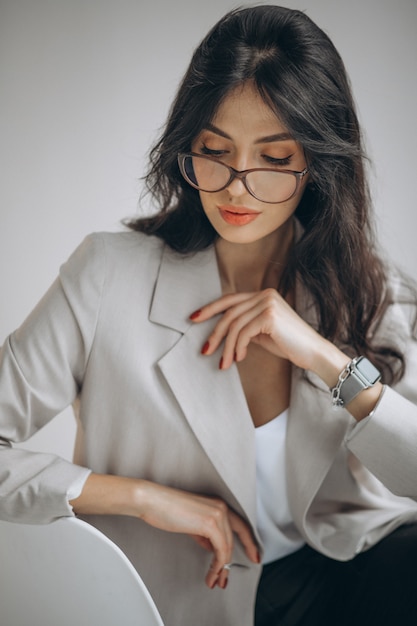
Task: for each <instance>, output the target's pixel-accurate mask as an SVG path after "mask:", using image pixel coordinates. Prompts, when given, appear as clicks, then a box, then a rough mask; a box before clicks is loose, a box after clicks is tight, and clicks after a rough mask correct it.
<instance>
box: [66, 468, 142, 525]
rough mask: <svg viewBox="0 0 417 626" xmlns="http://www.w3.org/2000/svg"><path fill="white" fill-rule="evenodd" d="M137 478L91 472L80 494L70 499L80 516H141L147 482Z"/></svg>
mask: <svg viewBox="0 0 417 626" xmlns="http://www.w3.org/2000/svg"><path fill="white" fill-rule="evenodd" d="M145 482H146V481H142V480H140V479H136V478H128V477H124V476H113V475H106V474H94V473H93V474H90V476H89V477H88V478H87V480H86V482H85V484H84V488H83V490H82V492H81V494H80V495H79V496H78V497H77V498H75V499H73V500H71V501H70V505H71V506H72V508H73V510H74V513H75V514H77V515H131V516H134V517H141V516H142V508H141V502H142V503H143V502H144V488H143V487H144V483H145Z"/></svg>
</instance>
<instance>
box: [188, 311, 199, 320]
mask: <svg viewBox="0 0 417 626" xmlns="http://www.w3.org/2000/svg"><path fill="white" fill-rule="evenodd" d="M200 315H201V309H198V310H197V311H194V313H191V315H190V320H196V319H197V317H199V316H200Z"/></svg>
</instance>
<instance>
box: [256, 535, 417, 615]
mask: <svg viewBox="0 0 417 626" xmlns="http://www.w3.org/2000/svg"><path fill="white" fill-rule="evenodd" d="M255 626H417V524H408V525H405V526H401V527H400V528H398V529H397V530H395V531H394V532H393V533H391V534H390V535H389V536H388V537H385V538H384V539H382V540H381V541H380V542H379V543H378V544H377V545H376V546H374V547H373V548H371V549H370V550H367V551H366V552H363V553H361V554H359V555H358V556H356V557H355V558H354V559H352V560H351V561H347V562H340V561H334V560H333V559H329V558H328V557H325V556H323V555H322V554H319V553H318V552H316V551H315V550H313V549H311V548H310V547H308V546H305V547H303V548H301V549H300V550H298V551H297V552H295V553H294V554H291V555H289V556H287V557H285V558H283V559H280V560H278V561H275V562H274V563H269V564H268V565H265V566H264V568H263V572H262V576H261V579H260V582H259V587H258V593H257V602H256V611H255Z"/></svg>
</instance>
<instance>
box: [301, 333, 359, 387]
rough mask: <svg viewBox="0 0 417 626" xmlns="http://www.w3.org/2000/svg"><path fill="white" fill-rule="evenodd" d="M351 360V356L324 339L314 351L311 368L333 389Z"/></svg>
mask: <svg viewBox="0 0 417 626" xmlns="http://www.w3.org/2000/svg"><path fill="white" fill-rule="evenodd" d="M350 361H351V358H350V357H349V356H347V355H346V354H344V352H342V351H341V350H339V348H337V346H335V345H334V344H333V343H331V342H330V341H328V340H327V339H323V341H322V342H321V343H320V345H319V346H317V349H316V351H315V353H314V357H313V359H312V362H311V365H310V367H309V368H308V369H310V370H311V371H312V372H313V373H314V374H317V376H319V377H320V378H321V379H322V381H323V382H324V383H325V384H326V385H327V387H329V389H332V388H333V387H334V386H335V385H336V384H337V381H338V378H339V375H340V372H342V371H343V369H344V368H345V367H346V365H347V364H348V363H349V362H350Z"/></svg>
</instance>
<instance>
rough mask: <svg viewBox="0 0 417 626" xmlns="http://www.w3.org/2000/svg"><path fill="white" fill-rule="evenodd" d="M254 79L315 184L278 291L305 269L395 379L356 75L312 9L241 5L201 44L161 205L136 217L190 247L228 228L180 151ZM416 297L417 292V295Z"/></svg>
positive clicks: (323, 310) (172, 119)
mask: <svg viewBox="0 0 417 626" xmlns="http://www.w3.org/2000/svg"><path fill="white" fill-rule="evenodd" d="M245 81H252V82H253V84H254V85H255V86H256V87H257V89H258V91H259V93H260V95H261V96H262V98H263V99H264V101H265V102H266V103H267V104H268V105H269V107H270V108H271V109H272V110H273V111H274V112H275V114H276V115H277V117H278V118H279V119H280V121H281V122H282V123H283V124H284V126H285V127H286V128H287V129H288V130H289V132H290V133H291V135H292V136H293V137H294V139H295V140H296V141H298V142H299V143H300V144H301V145H302V146H303V148H304V151H305V154H306V158H307V162H308V167H309V173H310V179H311V184H309V185H308V186H307V188H306V190H305V192H304V194H303V197H302V199H301V201H300V203H299V206H298V208H297V210H296V213H295V214H296V216H297V217H298V219H299V220H300V222H301V223H302V225H303V227H304V233H303V236H302V237H301V239H300V241H298V242H297V243H296V245H295V246H294V248H293V250H292V253H291V258H290V260H289V263H288V266H287V267H286V269H285V272H284V274H283V276H282V279H281V283H280V285H279V286H278V288H279V290H280V291H281V293H284V294H285V293H286V292H287V291H288V290H290V289H292V288H293V286H294V283H295V279H296V276H299V277H300V278H301V280H302V282H303V283H304V285H305V287H306V288H307V289H308V290H309V291H310V293H311V294H312V296H313V298H314V301H315V302H316V306H317V312H318V319H319V327H318V330H319V332H320V333H321V334H322V335H323V336H324V337H326V338H328V339H330V340H332V341H336V342H337V343H339V344H340V345H343V346H344V347H345V349H347V350H349V351H350V352H351V354H352V356H353V355H355V354H365V355H367V356H368V357H369V358H370V359H371V360H372V361H373V362H374V363H375V364H376V365H377V366H379V367H380V369H382V370H383V373H384V380H385V381H386V382H392V381H394V380H396V379H399V378H400V377H401V376H402V374H403V366H404V356H403V354H402V352H401V348H399V347H396V345H394V344H393V345H379V344H378V345H375V343H374V342H373V341H372V340H371V336H372V331H374V330H375V328H376V327H378V324H379V322H380V320H381V319H382V317H383V315H384V313H385V312H386V310H387V308H388V307H389V305H390V304H391V303H392V300H393V297H392V294H391V290H390V288H389V286H388V281H387V275H386V271H385V269H384V266H383V263H382V262H381V260H380V258H379V257H378V254H377V253H376V247H375V241H374V238H373V234H372V228H371V226H372V225H371V217H370V216H371V212H370V206H371V205H370V198H369V193H368V187H367V182H366V176H365V168H364V164H365V162H366V161H365V155H364V152H363V148H362V138H361V131H360V127H359V123H358V118H357V115H356V112H355V105H354V101H353V98H352V94H351V90H350V85H349V80H348V78H347V74H346V71H345V68H344V65H343V62H342V60H341V58H340V56H339V54H338V52H337V50H336V49H335V47H334V45H333V44H332V42H331V41H330V39H329V37H328V36H327V35H326V34H325V33H324V32H323V31H322V30H321V29H319V28H318V27H317V26H316V25H315V24H314V22H312V21H311V20H310V19H309V18H308V17H307V16H306V15H305V14H304V13H302V12H300V11H297V10H291V9H287V8H282V7H278V6H272V5H264V6H256V7H252V8H243V9H238V10H234V11H231V12H230V13H228V14H227V15H226V16H225V17H224V18H223V19H221V20H220V21H219V22H218V23H217V24H216V25H215V26H214V27H213V28H212V30H211V31H210V32H209V33H208V35H207V36H206V37H205V38H204V40H203V41H202V42H201V44H200V45H199V46H198V48H197V49H196V51H195V53H194V55H193V58H192V60H191V63H190V66H189V68H188V70H187V72H186V74H185V76H184V78H183V81H182V83H181V85H180V87H179V90H178V93H177V95H176V98H175V100H174V102H173V105H172V107H171V111H170V114H169V117H168V121H167V124H166V126H165V128H164V130H163V132H162V135H161V137H160V139H159V141H158V142H157V143H156V145H155V146H154V147H153V149H152V150H151V152H150V169H149V172H148V174H147V176H146V177H145V181H146V187H147V190H148V191H149V192H150V194H151V195H152V197H153V199H154V200H155V201H156V203H157V206H158V212H157V213H156V214H155V215H153V216H151V217H146V218H140V219H134V220H130V221H128V222H127V224H128V225H129V226H130V227H131V228H132V229H134V230H138V231H141V232H145V233H147V234H153V235H157V236H158V237H160V238H162V239H163V240H164V241H166V242H167V244H168V245H169V246H171V247H172V248H173V249H175V250H177V251H179V252H180V253H183V254H186V253H191V252H195V251H198V250H202V249H204V248H206V247H207V246H210V245H212V244H213V242H214V241H215V239H216V237H217V234H216V232H215V230H214V229H213V227H212V226H211V224H210V223H209V221H208V220H207V218H206V216H205V214H204V211H203V208H202V205H201V202H200V198H199V194H198V192H197V191H196V190H195V189H193V188H192V187H190V185H188V184H187V183H186V182H185V181H184V179H183V178H182V176H181V173H180V171H179V167H178V162H177V155H178V153H180V152H188V151H190V148H191V143H192V141H193V139H194V138H195V137H196V135H198V133H199V132H200V131H201V130H202V129H203V128H204V127H206V126H207V124H208V123H209V122H210V121H211V120H212V119H213V117H214V115H215V112H216V110H217V108H218V106H219V104H220V103H221V102H222V100H223V99H224V98H225V97H226V96H227V95H228V93H230V91H231V90H232V89H234V88H235V87H237V86H238V85H242V84H243V83H244V82H245ZM407 298H408V299H413V298H414V295H413V294H412V291H411V290H408V292H407V296H406V299H407ZM414 299H415V298H414Z"/></svg>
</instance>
